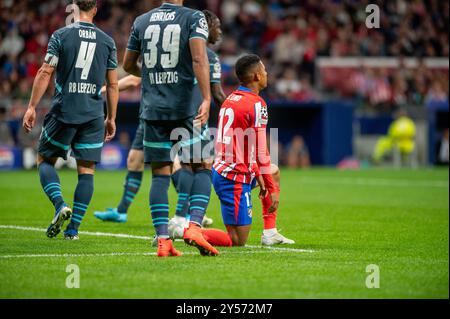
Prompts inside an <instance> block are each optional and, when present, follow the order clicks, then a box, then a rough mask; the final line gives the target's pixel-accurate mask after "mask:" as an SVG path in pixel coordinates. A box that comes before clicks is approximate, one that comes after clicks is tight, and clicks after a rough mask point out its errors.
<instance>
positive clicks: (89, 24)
mask: <svg viewBox="0 0 450 319" xmlns="http://www.w3.org/2000/svg"><path fill="white" fill-rule="evenodd" d="M75 23H78V24H81V25H85V26H88V27H95V24H93V23H89V22H84V21H77V22H75Z"/></svg>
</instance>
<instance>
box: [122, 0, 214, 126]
mask: <svg viewBox="0 0 450 319" xmlns="http://www.w3.org/2000/svg"><path fill="white" fill-rule="evenodd" d="M208 34H209V30H208V23H207V21H206V19H205V16H204V14H203V13H202V12H200V11H197V10H193V9H189V8H186V7H183V6H177V5H173V4H170V3H164V4H163V5H162V6H160V7H158V8H156V9H153V10H151V11H150V12H148V13H145V14H143V15H141V16H139V17H138V18H137V19H136V20H135V22H134V24H133V28H132V30H131V34H130V39H129V41H128V50H130V51H136V52H139V53H140V54H141V56H142V58H143V63H142V97H141V118H143V119H145V120H178V119H184V118H187V117H190V116H193V115H194V114H196V113H197V111H198V107H199V106H200V103H198V104H197V103H194V102H195V101H194V99H193V98H192V97H193V90H194V89H195V87H196V86H198V84H197V80H196V78H195V75H194V71H193V67H192V55H191V51H190V47H189V41H190V40H191V39H194V38H200V39H202V40H204V41H207V39H208Z"/></svg>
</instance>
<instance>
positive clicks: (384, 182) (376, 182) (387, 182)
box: [300, 177, 449, 188]
mask: <svg viewBox="0 0 450 319" xmlns="http://www.w3.org/2000/svg"><path fill="white" fill-rule="evenodd" d="M302 182H303V183H306V184H323V183H326V184H337V185H360V186H383V187H384V186H393V187H438V188H446V187H449V182H448V181H432V180H422V181H421V180H418V181H414V180H401V179H388V178H349V177H344V178H339V179H333V178H327V177H314V178H309V177H301V178H300V183H302Z"/></svg>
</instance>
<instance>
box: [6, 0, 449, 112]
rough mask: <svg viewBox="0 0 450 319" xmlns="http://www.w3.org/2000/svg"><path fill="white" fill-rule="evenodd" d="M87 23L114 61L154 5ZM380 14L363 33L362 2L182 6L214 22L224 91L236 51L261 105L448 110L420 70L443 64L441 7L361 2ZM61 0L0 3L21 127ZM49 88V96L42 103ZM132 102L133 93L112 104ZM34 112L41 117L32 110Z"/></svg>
mask: <svg viewBox="0 0 450 319" xmlns="http://www.w3.org/2000/svg"><path fill="white" fill-rule="evenodd" d="M98 2H99V7H100V10H99V13H98V16H97V17H96V24H97V25H98V26H99V27H100V28H101V29H103V30H104V31H105V32H107V33H108V34H110V35H111V36H112V37H113V38H114V39H115V41H116V43H117V46H118V57H119V61H120V62H121V60H122V58H123V55H124V52H125V48H126V44H127V40H128V35H129V31H130V27H131V25H132V22H133V20H134V18H135V17H136V16H137V15H139V14H141V13H142V12H145V11H146V10H148V9H150V8H152V7H154V6H156V5H158V4H159V2H160V1H157V0H154V1H135V0H116V1H114V0H99V1H98ZM371 2H374V3H377V4H378V5H379V6H380V9H381V12H382V14H381V21H380V28H379V29H368V28H367V27H366V25H365V20H366V17H367V15H368V13H366V12H365V8H366V6H367V5H368V4H369V3H370V2H369V1H352V0H341V1H339V0H334V1H332V0H324V1H315V0H301V1H300V0H267V1H263V0H259V1H258V0H191V1H189V0H187V1H185V5H186V6H189V7H195V8H198V9H205V8H208V9H209V10H211V11H213V12H215V13H216V14H217V15H218V16H219V17H220V18H221V21H222V28H223V31H224V37H223V40H222V41H221V43H219V44H218V45H217V47H216V48H215V49H216V50H217V52H218V53H219V55H220V57H221V62H222V70H223V84H224V86H225V89H226V91H227V92H229V91H231V90H232V89H233V88H234V87H235V86H236V84H237V82H236V78H235V76H234V74H233V67H232V66H233V64H234V62H235V61H236V59H237V57H238V56H239V55H240V54H242V53H244V52H255V53H258V54H259V55H261V56H262V57H263V58H264V61H265V63H266V65H267V68H268V70H269V80H270V82H269V83H270V85H269V88H268V89H266V90H265V92H264V95H265V96H264V97H265V98H267V99H268V100H270V101H294V102H307V101H313V100H321V99H325V98H329V97H330V96H331V97H334V98H335V97H347V98H348V97H350V98H354V99H355V101H357V105H359V106H361V107H362V108H364V107H366V108H372V109H375V110H376V111H382V112H392V111H394V110H395V109H396V108H397V107H398V106H405V105H418V106H424V105H426V103H428V102H430V101H448V94H449V89H448V85H449V76H448V68H447V69H445V70H439V71H437V72H436V70H432V69H430V68H427V66H426V65H425V64H424V63H423V58H427V57H448V55H449V42H448V30H449V3H448V1H439V0H430V1H424V0H414V1H406V0H391V1H371ZM68 4H70V1H68V0H65V1H64V0H49V1H34V0H14V1H13V0H0V108H3V109H5V112H4V113H5V115H4V116H2V117H6V118H7V119H9V120H14V119H17V120H18V119H21V117H22V115H23V112H24V109H25V107H26V103H27V100H28V98H29V96H30V93H31V87H32V82H33V78H34V76H35V75H36V73H37V71H38V69H39V67H40V65H41V63H42V61H43V57H44V55H45V51H46V46H47V42H48V39H49V36H50V35H51V34H52V32H53V31H55V30H56V29H58V28H60V27H62V26H63V25H64V24H65V20H66V18H67V16H68V15H69V13H67V12H66V7H67V5H68ZM322 56H324V57H361V56H362V57H381V56H387V57H400V58H407V57H415V58H418V61H419V62H418V65H417V66H416V67H413V68H404V67H402V66H400V67H399V68H395V69H389V70H388V69H386V68H375V69H374V68H368V67H363V66H362V67H360V68H357V69H352V70H342V72H341V73H339V72H337V73H336V72H335V70H333V69H331V70H328V72H327V71H326V70H324V72H317V60H318V58H319V57H322ZM52 92H53V88H49V90H48V92H47V98H50V97H51V94H52ZM122 99H126V100H138V99H139V91H138V90H135V91H131V92H127V93H125V94H123V95H122ZM42 112H44V111H42Z"/></svg>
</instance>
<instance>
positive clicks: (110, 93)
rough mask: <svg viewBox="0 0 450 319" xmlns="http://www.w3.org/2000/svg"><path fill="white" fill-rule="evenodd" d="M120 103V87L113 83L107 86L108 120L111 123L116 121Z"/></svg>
mask: <svg viewBox="0 0 450 319" xmlns="http://www.w3.org/2000/svg"><path fill="white" fill-rule="evenodd" d="M118 103H119V85H118V84H117V83H111V84H109V85H107V86H106V109H107V112H108V114H107V119H108V120H111V121H115V120H116V114H117V104H118Z"/></svg>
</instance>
